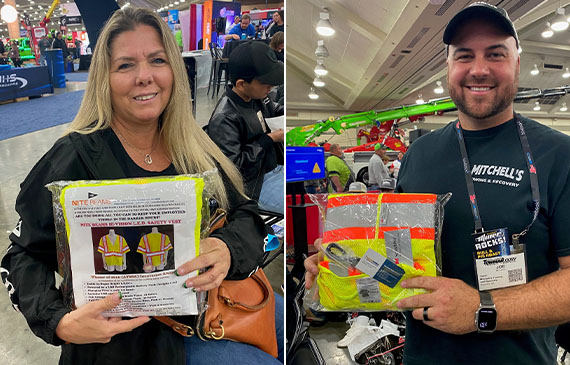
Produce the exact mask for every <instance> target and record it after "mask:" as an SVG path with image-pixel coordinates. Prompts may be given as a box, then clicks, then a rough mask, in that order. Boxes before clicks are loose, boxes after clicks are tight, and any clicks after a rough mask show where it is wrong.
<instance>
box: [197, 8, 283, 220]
mask: <svg viewBox="0 0 570 365" xmlns="http://www.w3.org/2000/svg"><path fill="white" fill-rule="evenodd" d="M245 17H246V15H244V16H243V19H242V21H243V20H244V19H245ZM228 69H229V77H230V81H231V82H232V85H233V86H232V87H228V88H227V89H226V92H225V93H224V95H223V96H222V97H221V98H220V100H219V101H218V103H217V104H216V108H215V109H214V111H213V112H212V116H211V117H210V122H209V123H208V125H207V127H206V129H207V133H208V135H209V136H210V138H212V140H213V141H214V142H215V143H216V144H217V145H218V147H219V148H220V149H221V150H222V152H223V153H224V154H225V155H226V156H227V157H228V158H229V159H230V160H231V161H233V162H234V164H235V165H236V166H237V167H238V169H239V170H240V172H241V174H242V176H243V178H244V181H245V186H246V193H247V195H248V196H249V197H251V198H252V199H254V200H258V201H259V207H260V208H261V209H263V210H269V211H272V212H276V213H279V214H283V212H284V205H283V196H284V191H283V178H284V171H283V163H284V148H283V142H284V137H285V133H284V130H283V129H278V130H271V129H270V128H269V126H268V125H267V122H266V118H273V117H277V116H281V115H283V112H284V108H283V106H281V105H279V104H277V103H275V102H273V101H271V100H270V99H268V98H267V95H268V94H269V91H270V90H271V88H272V87H273V86H275V85H282V84H283V78H284V74H283V73H284V66H283V63H281V62H279V61H278V60H277V58H276V57H275V54H274V53H273V51H272V50H271V48H269V46H268V45H267V44H265V43H263V42H256V41H249V42H245V43H244V44H241V45H240V46H238V47H236V49H235V50H234V51H233V52H232V53H231V55H230V60H229V63H228Z"/></svg>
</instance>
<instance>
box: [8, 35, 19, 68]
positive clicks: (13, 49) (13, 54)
mask: <svg viewBox="0 0 570 365" xmlns="http://www.w3.org/2000/svg"><path fill="white" fill-rule="evenodd" d="M8 57H10V59H11V60H12V63H13V64H14V67H22V59H21V58H20V48H19V47H18V41H16V40H15V39H13V40H12V43H11V45H10V51H8Z"/></svg>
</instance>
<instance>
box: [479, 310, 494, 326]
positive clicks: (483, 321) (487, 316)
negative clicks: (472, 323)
mask: <svg viewBox="0 0 570 365" xmlns="http://www.w3.org/2000/svg"><path fill="white" fill-rule="evenodd" d="M477 318H478V320H477V326H478V329H479V331H494V330H495V328H496V327H497V311H496V310H495V309H493V308H481V309H479V316H478V317H477Z"/></svg>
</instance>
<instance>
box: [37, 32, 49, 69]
mask: <svg viewBox="0 0 570 365" xmlns="http://www.w3.org/2000/svg"><path fill="white" fill-rule="evenodd" d="M50 46H51V42H50V41H49V39H47V36H46V35H45V34H44V35H43V36H42V37H41V38H40V40H39V41H38V47H39V49H40V65H41V66H45V65H47V62H46V51H47V50H48V49H49V48H50Z"/></svg>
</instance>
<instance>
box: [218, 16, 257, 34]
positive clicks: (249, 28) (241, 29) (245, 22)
mask: <svg viewBox="0 0 570 365" xmlns="http://www.w3.org/2000/svg"><path fill="white" fill-rule="evenodd" d="M254 37H255V27H254V26H253V24H251V17H250V16H249V15H248V14H244V15H243V16H242V17H241V22H240V23H239V24H236V25H234V26H233V27H232V29H230V31H229V32H228V34H226V35H225V36H224V39H225V40H228V41H231V40H238V39H247V38H254Z"/></svg>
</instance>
